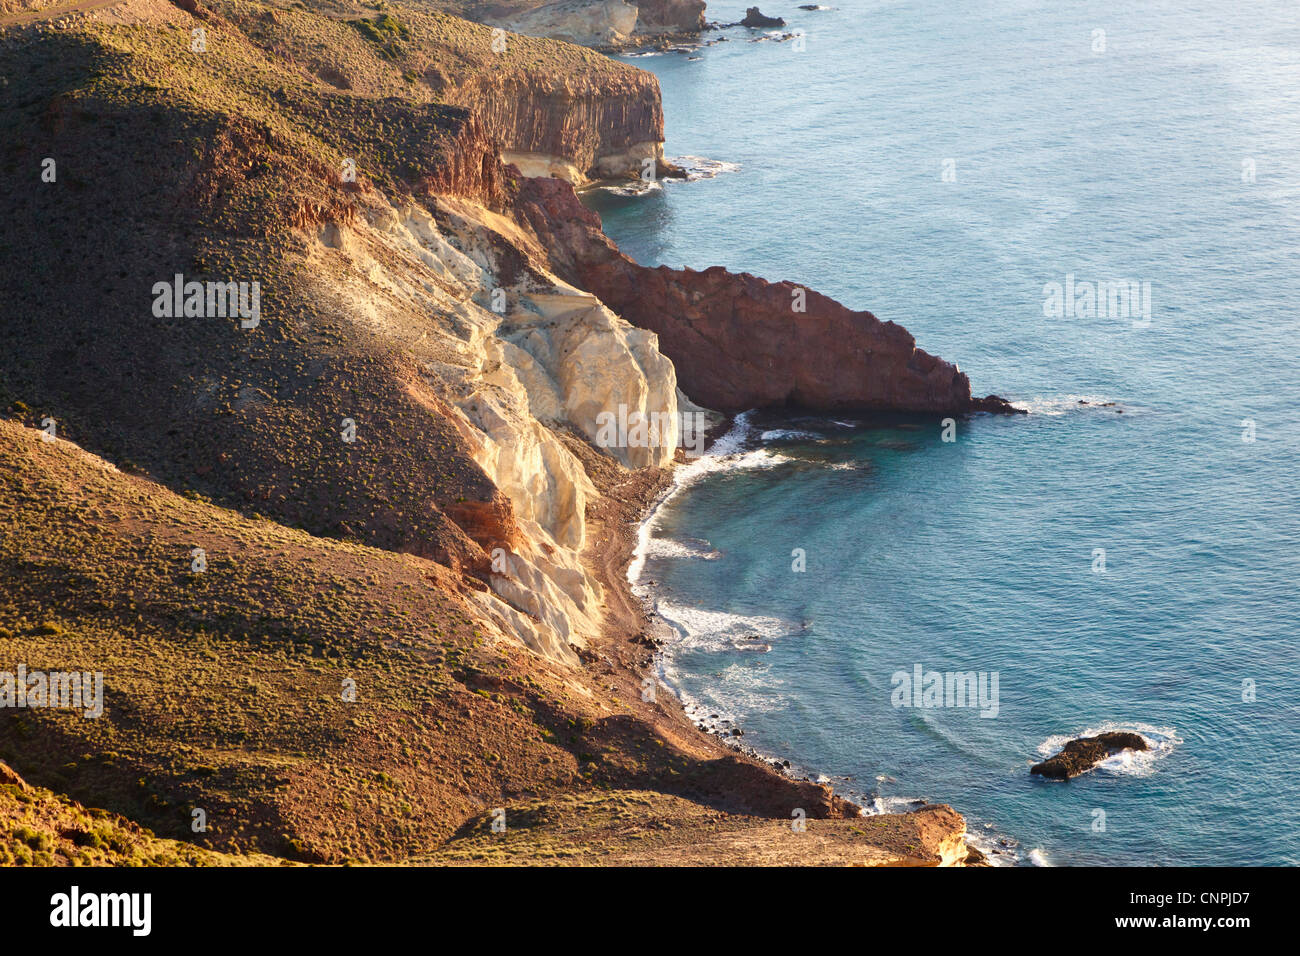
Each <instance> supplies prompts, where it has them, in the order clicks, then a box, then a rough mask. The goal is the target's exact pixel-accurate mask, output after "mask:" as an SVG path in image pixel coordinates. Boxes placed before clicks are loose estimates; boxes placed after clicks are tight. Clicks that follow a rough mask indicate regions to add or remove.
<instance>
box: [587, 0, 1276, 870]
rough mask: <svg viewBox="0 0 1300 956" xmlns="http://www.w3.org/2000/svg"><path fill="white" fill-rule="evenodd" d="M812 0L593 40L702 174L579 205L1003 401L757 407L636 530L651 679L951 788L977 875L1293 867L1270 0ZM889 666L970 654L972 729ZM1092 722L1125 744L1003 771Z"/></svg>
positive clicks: (826, 759)
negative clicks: (625, 42) (616, 44)
mask: <svg viewBox="0 0 1300 956" xmlns="http://www.w3.org/2000/svg"><path fill="white" fill-rule="evenodd" d="M744 5H745V4H743V3H736V2H726V3H711V4H710V9H709V13H710V16H711V17H713V18H718V19H738V18H739V17H740V16H741V15H742V13H743V6H744ZM836 6H837V9H835V10H831V11H826V12H803V11H799V10H797V9H796V5H795V4H793V3H783V4H763V10H764V12H765V13H768V14H778V15H781V16H785V17H786V18H787V19H788V20H789V23H790V27H792V28H801V29H803V30H805V31H806V48H805V49H803V50H802V51H800V50H797V49H795V48H794V45H793V44H791V43H776V42H759V43H750V42H747V40H748V38H749V37H751V36H757V35H758V34H757V33H750V32H749V31H745V30H733V31H728V33H727V34H725V35H726V36H728V37H729V41H728V42H724V43H718V44H716V45H714V46H711V47H708V48H705V49H702V50H700V51H698V52H697V53H696V54H694V55H696V56H698V57H699V59H696V60H691V59H688V58H687V57H686V56H685V55H681V54H667V55H661V56H653V57H637V58H632V59H630V62H633V63H635V64H637V65H638V66H641V67H644V68H646V69H650V70H652V71H654V72H655V73H657V74H658V75H659V77H660V80H661V84H662V88H663V93H664V108H665V115H666V119H667V134H668V143H667V153H668V155H670V156H685V155H690V156H697V157H706V158H708V159H710V160H716V161H722V162H725V163H731V164H736V168H728V169H726V170H725V171H723V172H721V173H720V174H718V175H717V176H716V177H714V178H711V179H703V180H700V181H697V182H691V183H684V184H673V183H670V184H668V185H666V186H665V187H664V188H663V189H660V190H654V191H652V192H650V193H648V194H646V195H643V196H636V197H629V196H621V195H617V194H615V193H612V192H608V191H606V192H601V193H597V194H594V195H591V196H589V199H588V201H589V202H590V203H591V204H592V205H593V206H595V207H596V208H597V209H598V210H599V211H600V212H601V213H602V215H603V217H604V220H605V225H606V229H607V231H608V232H609V233H610V235H611V236H613V237H614V238H615V239H616V240H617V241H618V242H619V243H620V245H621V246H622V247H623V249H624V250H625V251H627V252H628V253H629V254H630V255H632V256H633V257H634V258H636V259H637V260H639V261H641V262H643V263H647V264H660V263H666V264H669V265H673V266H685V265H689V266H692V267H696V268H703V267H705V266H708V265H715V264H721V265H725V266H727V267H729V268H731V269H734V270H741V271H750V272H754V273H756V274H758V275H762V276H765V277H768V278H771V279H793V280H796V281H799V282H803V283H807V284H808V285H810V286H812V287H814V288H816V289H819V290H821V291H824V292H826V293H828V294H830V295H833V296H835V297H836V298H838V299H840V300H841V301H843V302H845V303H846V304H848V305H850V306H853V307H856V308H869V309H871V310H872V311H873V312H875V313H876V314H877V315H879V316H880V317H882V318H885V319H893V320H896V321H898V322H900V323H901V324H903V325H905V326H906V327H907V328H908V329H909V330H910V331H911V332H912V333H913V334H914V335H915V336H916V338H917V340H918V342H919V344H920V345H921V346H922V347H924V348H925V349H927V350H929V351H931V352H934V353H936V354H939V355H942V356H944V357H945V358H947V359H950V360H953V361H957V362H958V363H959V364H960V365H961V367H962V368H963V369H964V370H965V371H967V372H968V374H969V375H970V377H971V380H972V383H973V385H974V387H975V390H976V392H977V393H978V394H985V393H989V392H995V393H998V394H1001V395H1005V396H1007V397H1009V398H1011V399H1013V400H1015V401H1017V402H1018V403H1021V404H1022V405H1023V406H1024V407H1027V408H1029V409H1030V410H1031V414H1030V415H1028V416H1026V417H1016V418H1015V419H1011V418H992V417H987V416H979V417H976V418H973V419H971V420H969V421H965V422H960V423H959V424H958V426H957V432H956V436H955V437H956V440H955V441H953V442H944V441H942V436H941V434H940V425H939V423H938V422H936V421H930V420H925V419H910V420H909V419H902V418H900V419H894V420H889V421H880V420H877V421H850V420H848V419H844V418H839V420H838V422H837V421H832V420H828V419H817V418H813V419H809V420H802V421H792V420H790V418H788V417H787V418H776V417H769V418H767V419H759V418H757V417H755V418H754V419H753V420H751V421H750V422H749V427H748V429H744V428H742V429H741V430H740V431H738V432H737V433H736V434H735V435H733V436H732V439H733V441H734V443H735V444H734V445H733V446H732V447H731V449H730V450H731V451H734V452H737V453H736V454H732V455H731V456H730V457H727V458H725V459H722V460H716V459H715V460H714V461H712V462H711V463H708V464H707V465H706V466H704V467H697V468H695V469H693V472H692V473H688V474H687V475H686V478H685V480H684V482H683V488H682V490H681V491H680V493H679V494H678V495H677V496H676V497H674V498H673V499H672V500H671V501H670V502H669V503H668V504H667V506H666V507H665V508H664V509H663V510H662V511H661V512H660V513H659V515H658V517H657V519H656V523H655V524H654V526H653V528H652V529H651V531H650V534H651V540H650V542H649V550H648V556H647V560H646V563H645V567H644V572H643V573H642V574H641V577H640V580H641V582H642V585H643V590H644V591H645V593H646V594H647V595H649V596H650V597H651V599H653V600H654V601H655V602H657V604H658V606H659V607H660V609H661V611H663V613H664V614H665V616H666V617H667V618H668V619H669V620H671V621H672V622H673V623H674V624H675V625H676V627H677V629H678V635H679V636H678V639H677V640H676V641H675V642H674V644H673V645H672V647H671V648H670V649H669V651H668V652H667V654H666V655H665V657H664V661H663V673H664V677H665V679H666V680H668V681H669V682H670V683H672V684H673V685H674V686H675V687H676V688H677V690H678V691H679V692H680V693H681V694H682V695H683V697H684V698H685V699H686V700H687V701H688V702H689V703H690V704H691V706H692V707H693V708H696V711H695V712H697V713H698V714H699V715H700V716H701V717H702V718H707V717H708V715H711V714H717V715H718V718H717V721H718V722H721V721H724V720H731V721H734V722H735V723H734V724H727V725H724V727H731V726H740V727H742V728H743V729H744V737H743V740H744V742H745V743H746V744H747V745H749V746H751V747H754V748H756V749H757V750H758V751H759V752H761V753H765V754H769V755H778V756H781V757H785V758H788V759H790V760H791V762H792V763H793V764H795V766H796V768H797V769H798V770H799V772H801V773H807V774H810V775H814V776H819V775H824V776H825V777H826V778H827V779H829V780H830V781H831V782H833V783H834V784H835V785H836V786H838V787H839V788H841V789H842V790H844V791H845V792H847V793H850V794H853V795H856V796H858V798H859V799H862V800H863V801H864V802H866V803H869V804H872V805H874V806H878V807H895V806H901V805H906V803H907V801H909V800H912V799H926V800H930V801H935V802H948V803H951V804H953V805H954V806H955V807H956V808H957V809H958V810H960V811H961V812H962V813H963V814H964V815H965V816H966V817H967V819H968V821H969V823H970V825H971V829H972V830H973V831H975V832H976V834H977V835H979V836H981V837H983V838H984V839H985V842H986V844H987V845H989V846H990V847H996V848H997V849H999V850H1002V851H1003V852H1002V853H1001V854H999V855H998V858H999V860H1000V861H1002V862H1021V863H1029V862H1037V863H1052V864H1110V863H1133V864H1174V863H1181V864H1223V863H1239V864H1273V865H1277V864H1296V863H1300V774H1298V773H1297V771H1296V769H1295V767H1296V759H1297V756H1298V753H1297V751H1298V750H1300V747H1298V746H1297V744H1298V743H1300V706H1298V705H1297V701H1298V700H1300V597H1298V595H1297V580H1298V578H1300V519H1298V509H1297V504H1296V474H1297V464H1298V460H1297V459H1298V455H1297V448H1298V446H1300V424H1298V420H1300V402H1298V400H1300V374H1298V372H1300V369H1298V368H1297V364H1298V363H1297V358H1296V353H1297V347H1298V345H1300V335H1297V318H1296V315H1297V309H1298V308H1300V150H1298V149H1297V144H1298V143H1300V16H1298V15H1297V13H1296V7H1295V5H1294V3H1290V2H1288V3H1271V2H1259V3H1251V2H1242V3H1231V4H1229V3H1222V2H1204V3H1193V2H1180V3H1145V4H1127V3H1112V2H1099V3H1088V4H1060V3H1015V2H971V3H966V4H961V5H952V4H946V3H937V2H936V3H866V2H863V3H853V2H847V0H839V2H838V3H837V4H836ZM1096 29H1103V30H1105V35H1106V36H1105V40H1106V42H1105V50H1104V52H1094V50H1093V48H1092V47H1093V43H1094V39H1093V36H1094V35H1093V31H1094V30H1096ZM946 159H952V160H954V163H953V164H951V166H950V169H953V170H955V181H944V176H943V172H944V168H945V163H944V161H945V160H946ZM1247 160H1249V161H1252V162H1253V164H1254V172H1255V176H1254V179H1255V181H1254V182H1248V181H1243V179H1249V176H1248V175H1246V174H1247V173H1248V166H1247V165H1244V161H1247ZM950 178H951V177H950ZM1067 274H1073V275H1074V276H1075V277H1076V280H1092V281H1097V280H1112V279H1116V280H1117V279H1130V280H1134V281H1136V282H1138V283H1150V296H1151V299H1150V301H1151V310H1150V321H1149V324H1143V323H1141V322H1137V323H1135V322H1134V321H1133V320H1132V319H1131V318H1124V317H1113V316H1112V317H1093V316H1090V315H1087V314H1083V315H1074V316H1070V317H1048V316H1045V315H1044V286H1045V284H1046V283H1051V282H1059V283H1062V284H1064V283H1065V281H1066V276H1067ZM1080 399H1084V400H1086V401H1087V402H1088V403H1089V404H1086V405H1084V404H1080V401H1079V400H1080ZM1105 402H1114V403H1117V404H1116V405H1115V406H1104V405H1101V404H1100V403H1105ZM1121 410H1122V414H1121V413H1120V412H1121ZM1245 420H1250V421H1252V422H1253V423H1254V429H1255V441H1253V442H1247V441H1243V435H1244V434H1245V432H1246V427H1247V426H1245V425H1243V422H1244V421H1245ZM781 429H785V430H795V432H796V433H795V434H786V435H784V436H782V435H779V434H772V432H775V431H778V430H781ZM741 432H743V434H741ZM799 432H802V433H803V434H802V435H801V434H799ZM765 433H766V438H764V437H763V436H764V434H765ZM795 549H803V552H804V553H805V556H806V557H805V560H806V570H805V571H803V572H797V571H794V570H792V562H793V561H794V558H793V557H792V552H794V550H795ZM1096 549H1105V570H1104V572H1101V573H1098V572H1097V571H1094V567H1095V565H1096V563H1097V559H1096V557H1095V555H1096ZM651 582H653V583H651ZM918 664H919V665H921V666H922V667H923V668H924V669H926V670H937V671H977V672H989V673H992V672H996V673H997V674H998V676H999V707H998V713H997V716H996V717H991V718H990V717H981V716H980V713H979V711H978V710H976V709H974V708H961V707H941V708H915V707H895V706H893V705H892V703H891V692H892V690H893V683H892V681H891V676H892V675H893V674H894V673H895V672H896V671H907V672H909V673H910V672H911V671H912V669H913V667H914V666H915V665H918ZM1247 680H1251V681H1254V682H1255V687H1256V694H1257V699H1256V700H1254V701H1253V702H1249V701H1243V682H1244V681H1247ZM1111 726H1114V727H1126V728H1135V729H1139V730H1141V731H1142V732H1144V733H1145V734H1146V735H1147V736H1148V737H1149V739H1150V740H1151V741H1152V742H1153V744H1155V745H1156V750H1155V752H1154V753H1155V755H1154V756H1152V757H1149V758H1144V759H1127V760H1115V761H1111V762H1108V764H1107V765H1106V766H1104V767H1102V768H1099V769H1098V770H1096V771H1094V772H1093V773H1091V774H1088V775H1086V776H1084V777H1082V778H1079V779H1077V780H1074V781H1071V782H1070V783H1068V784H1059V783H1047V782H1044V781H1041V780H1039V779H1037V778H1033V777H1031V776H1030V775H1029V774H1028V764H1029V763H1030V762H1031V761H1035V760H1039V759H1042V754H1043V753H1045V752H1051V750H1052V749H1053V747H1054V746H1055V745H1058V744H1059V743H1060V740H1061V739H1062V738H1061V736H1060V735H1074V734H1079V733H1082V732H1084V731H1088V730H1097V729H1100V728H1103V727H1111ZM1097 811H1103V812H1104V814H1105V817H1104V822H1105V828H1104V830H1099V829H1097V823H1098V821H1099V820H1100V819H1101V818H1100V817H1099V815H1098V813H1097ZM999 841H1001V842H999Z"/></svg>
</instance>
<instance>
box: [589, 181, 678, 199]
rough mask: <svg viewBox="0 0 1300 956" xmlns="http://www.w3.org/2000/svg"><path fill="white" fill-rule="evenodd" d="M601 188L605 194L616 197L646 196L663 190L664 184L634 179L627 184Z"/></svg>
mask: <svg viewBox="0 0 1300 956" xmlns="http://www.w3.org/2000/svg"><path fill="white" fill-rule="evenodd" d="M600 188H601V189H602V190H603V191H604V192H607V193H613V194H614V195H615V196H644V195H646V194H647V193H652V192H655V191H656V190H660V189H663V184H662V183H661V182H659V180H657V179H649V180H646V179H632V180H628V181H627V182H626V183H619V184H618V185H611V186H601V187H600Z"/></svg>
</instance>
